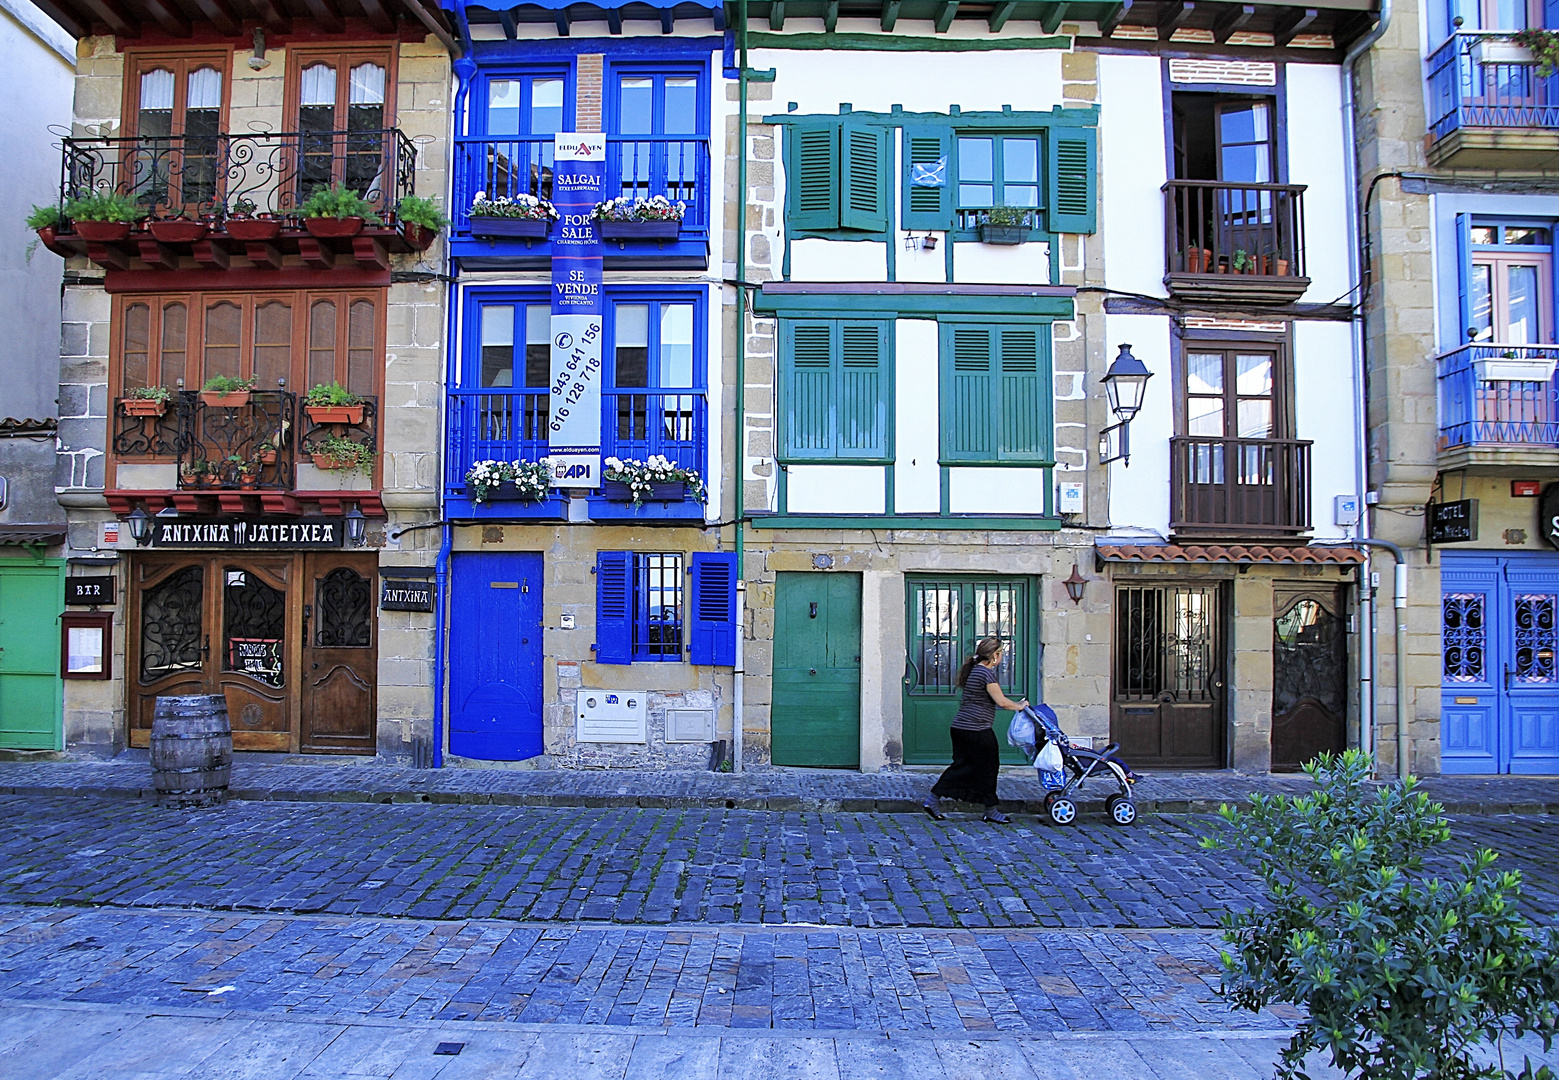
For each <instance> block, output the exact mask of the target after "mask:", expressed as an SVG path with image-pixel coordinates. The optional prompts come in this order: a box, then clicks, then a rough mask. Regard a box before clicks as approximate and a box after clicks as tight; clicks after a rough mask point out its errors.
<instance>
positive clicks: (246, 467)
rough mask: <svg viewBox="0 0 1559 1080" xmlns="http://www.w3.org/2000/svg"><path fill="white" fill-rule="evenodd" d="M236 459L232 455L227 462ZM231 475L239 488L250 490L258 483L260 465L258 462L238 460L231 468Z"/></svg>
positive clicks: (235, 456) (235, 455)
mask: <svg viewBox="0 0 1559 1080" xmlns="http://www.w3.org/2000/svg"><path fill="white" fill-rule="evenodd" d="M237 457H238V455H237V454H234V455H233V456H232V457H230V458H228V460H229V461H232V460H233V458H237ZM233 473H234V475H235V476H237V478H238V486H239V487H241V488H252V487H254V486H255V485H257V484H258V483H259V482H260V463H259V462H258V461H244V460H242V459H241V458H240V459H239V460H238V462H237V464H235V465H234V466H233Z"/></svg>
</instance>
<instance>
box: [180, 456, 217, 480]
mask: <svg viewBox="0 0 1559 1080" xmlns="http://www.w3.org/2000/svg"><path fill="white" fill-rule="evenodd" d="M210 476H211V463H210V462H208V461H207V460H206V459H205V458H195V459H193V460H191V461H186V462H185V463H184V464H183V465H181V466H179V478H180V480H181V481H182V482H183V484H184V486H185V487H204V486H205V485H206V483H207V482H208V480H209V479H210Z"/></svg>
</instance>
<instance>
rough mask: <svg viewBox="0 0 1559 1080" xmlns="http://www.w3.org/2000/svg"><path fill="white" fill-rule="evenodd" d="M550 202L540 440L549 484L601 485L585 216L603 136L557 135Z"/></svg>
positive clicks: (592, 240)
mask: <svg viewBox="0 0 1559 1080" xmlns="http://www.w3.org/2000/svg"><path fill="white" fill-rule="evenodd" d="M554 148H555V153H554V160H555V161H556V164H555V165H554V166H553V176H552V202H553V205H554V206H556V207H557V211H558V220H559V228H558V230H557V232H556V233H555V234H554V235H553V237H552V386H551V402H550V404H551V411H550V413H549V414H548V422H547V426H548V431H547V445H548V447H549V453H550V455H551V463H550V464H551V468H552V483H553V485H554V486H556V487H568V488H593V487H600V486H601V374H602V372H601V336H602V329H603V325H604V320H605V317H606V305H605V303H604V302H603V300H602V297H601V241H600V238H599V237H598V236H596V229H595V222H594V221H592V220H591V218H590V215H591V213H592V212H593V211H594V210H595V207H596V204H597V203H599V202H601V201H602V199H603V198H604V197H605V196H604V194H603V190H604V187H605V179H604V177H605V171H606V136H604V135H599V134H595V133H588V134H578V133H575V134H559V135H558V136H557V137H556V142H555V143H554Z"/></svg>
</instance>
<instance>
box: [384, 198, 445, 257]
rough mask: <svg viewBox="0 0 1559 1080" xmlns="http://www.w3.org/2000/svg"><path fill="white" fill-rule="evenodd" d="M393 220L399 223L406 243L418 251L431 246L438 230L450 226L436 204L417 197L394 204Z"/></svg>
mask: <svg viewBox="0 0 1559 1080" xmlns="http://www.w3.org/2000/svg"><path fill="white" fill-rule="evenodd" d="M395 220H397V221H399V222H400V223H401V233H402V235H404V236H405V237H406V242H407V243H408V244H410V245H411V246H412V247H414V248H416V249H417V250H418V251H424V250H426V249H427V248H428V247H429V246H431V245H432V243H433V240H434V238H435V237H436V236H438V232H439V230H440V229H447V228H449V225H450V221H449V218H447V217H445V216H444V211H443V210H441V209H439V205H438V203H436V202H434V201H433V200H432V199H424V198H422V197H421V196H418V195H407V196H405V197H404V198H402V199H401V201H400V202H398V203H396V204H395Z"/></svg>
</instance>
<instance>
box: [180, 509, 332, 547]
mask: <svg viewBox="0 0 1559 1080" xmlns="http://www.w3.org/2000/svg"><path fill="white" fill-rule="evenodd" d="M151 527H152V546H153V547H160V548H217V549H220V550H223V551H297V550H300V549H310V550H312V549H330V548H339V547H341V541H342V537H343V536H345V529H344V528H343V524H342V519H341V518H338V517H306V518H268V517H237V516H234V517H216V518H187V517H177V518H153V519H152V521H151Z"/></svg>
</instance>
